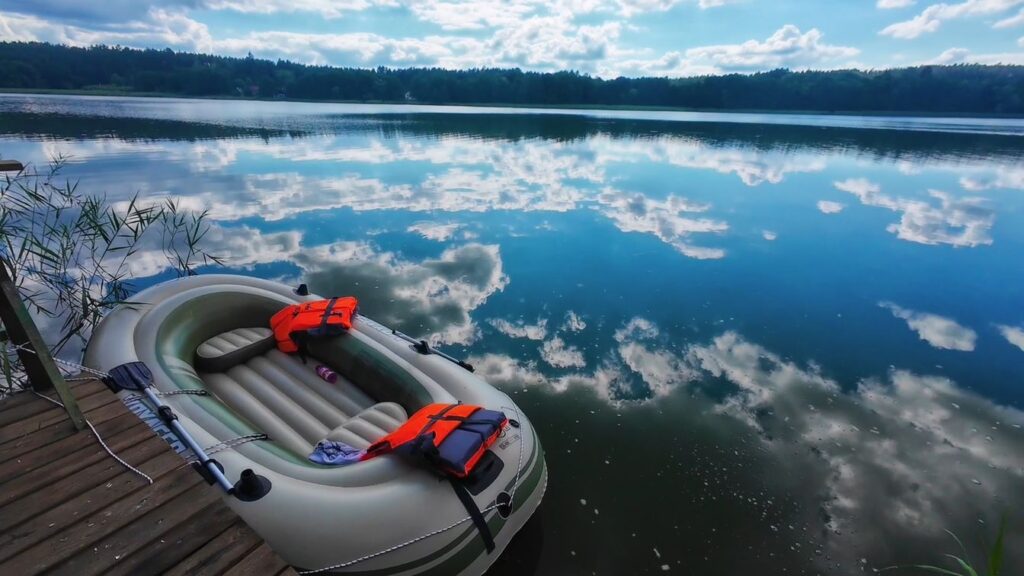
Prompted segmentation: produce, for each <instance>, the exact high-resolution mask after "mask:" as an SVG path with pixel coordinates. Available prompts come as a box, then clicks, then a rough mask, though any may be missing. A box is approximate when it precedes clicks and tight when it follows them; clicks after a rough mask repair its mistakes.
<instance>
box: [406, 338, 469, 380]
mask: <svg viewBox="0 0 1024 576" xmlns="http://www.w3.org/2000/svg"><path fill="white" fill-rule="evenodd" d="M391 333H392V334H394V335H395V336H398V337H399V338H401V339H402V340H405V341H406V342H409V343H410V344H412V347H413V349H415V350H416V351H417V352H419V353H420V354H437V355H438V356H440V357H441V358H444V359H445V360H447V361H449V362H454V363H455V364H458V365H459V366H462V367H463V368H465V369H466V370H469V371H470V372H472V371H473V365H472V364H470V363H469V362H466V361H465V360H459V359H458V358H452V357H451V356H449V355H447V354H445V353H444V352H441V351H440V350H438V349H437V348H431V347H430V344H428V343H427V341H426V340H417V339H415V338H413V337H412V336H409V335H408V334H404V333H402V332H399V331H398V330H395V329H394V328H392V329H391Z"/></svg>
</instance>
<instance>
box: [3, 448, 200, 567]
mask: <svg viewBox="0 0 1024 576" xmlns="http://www.w3.org/2000/svg"><path fill="white" fill-rule="evenodd" d="M198 482H200V477H199V475H198V474H196V473H195V472H194V471H193V470H192V469H191V468H182V469H179V470H175V471H174V472H171V473H170V474H165V475H164V476H162V477H161V478H160V479H159V480H158V481H157V482H156V483H154V485H153V486H150V487H149V488H147V489H144V490H140V491H138V492H133V493H131V494H128V495H125V497H124V498H121V499H119V500H117V501H116V502H114V503H113V504H111V505H110V506H107V507H106V508H104V509H102V510H99V511H98V512H96V513H94V514H91V515H90V516H88V517H86V518H82V520H80V521H79V522H77V523H76V524H74V525H71V526H65V527H64V530H62V531H61V532H60V538H53V539H50V540H46V541H43V542H40V543H39V544H36V545H35V546H32V547H30V548H28V549H27V550H24V551H23V552H21V553H19V554H18V555H16V556H14V557H13V558H10V559H8V560H6V561H4V562H3V563H2V564H0V573H2V574H37V573H39V572H42V571H44V570H47V569H48V568H50V567H51V566H54V565H56V564H58V563H60V562H62V561H64V560H65V559H66V558H68V557H70V556H72V555H73V554H75V553H77V552H78V551H79V550H82V549H83V548H85V547H86V546H90V545H92V544H93V543H94V542H96V541H98V540H100V539H101V538H104V537H106V536H107V535H109V534H111V533H113V532H114V531H116V530H118V529H120V528H122V527H123V526H126V525H127V524H129V523H130V522H131V521H132V520H133V519H135V518H138V517H139V516H141V515H142V514H145V513H147V512H149V511H150V510H153V509H155V508H157V507H159V506H161V505H163V504H164V503H166V502H168V501H170V500H172V499H174V498H175V497H176V496H178V495H179V494H181V493H182V492H185V491H186V490H189V489H190V488H192V487H193V486H195V485H196V484H197V483H198ZM0 546H2V545H0Z"/></svg>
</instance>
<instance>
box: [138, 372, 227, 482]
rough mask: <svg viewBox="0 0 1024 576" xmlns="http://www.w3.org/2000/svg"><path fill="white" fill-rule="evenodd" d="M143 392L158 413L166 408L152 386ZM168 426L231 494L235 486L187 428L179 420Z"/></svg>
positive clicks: (168, 423) (174, 420)
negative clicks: (162, 408)
mask: <svg viewBox="0 0 1024 576" xmlns="http://www.w3.org/2000/svg"><path fill="white" fill-rule="evenodd" d="M143 392H144V393H145V394H146V397H147V398H149V401H150V402H152V403H153V405H154V406H156V408H157V411H159V409H160V408H161V407H163V406H166V404H164V403H163V401H162V400H160V397H159V396H157V395H156V393H155V392H153V388H152V387H151V386H146V387H145V388H143ZM167 425H168V426H170V427H171V430H173V431H174V433H175V435H177V436H178V438H180V439H181V441H182V442H184V443H185V444H186V445H188V447H189V449H190V450H192V453H193V454H195V455H196V458H197V459H198V460H199V462H200V465H201V466H203V467H204V468H206V470H207V471H208V472H209V473H210V475H211V476H212V477H213V479H214V480H215V481H216V482H217V484H218V485H220V487H221V488H223V489H224V491H225V492H227V493H228V494H231V493H232V492H233V491H234V488H235V487H234V484H232V483H231V482H229V481H228V479H227V478H226V477H225V476H224V473H223V472H221V471H220V468H218V467H217V465H216V464H215V463H214V462H213V461H212V460H210V457H209V456H207V455H206V451H205V450H203V448H202V446H200V445H199V443H197V442H196V439H195V438H193V437H192V435H191V434H189V433H188V431H187V430H185V427H184V426H182V425H181V422H179V421H178V420H177V418H175V419H173V420H169V421H167Z"/></svg>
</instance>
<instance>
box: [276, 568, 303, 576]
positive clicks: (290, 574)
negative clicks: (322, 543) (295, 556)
mask: <svg viewBox="0 0 1024 576" xmlns="http://www.w3.org/2000/svg"><path fill="white" fill-rule="evenodd" d="M277 576H299V573H298V572H296V571H295V568H292V567H291V566H286V567H285V569H284V570H281V571H280V572H278V573H277Z"/></svg>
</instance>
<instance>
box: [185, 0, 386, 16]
mask: <svg viewBox="0 0 1024 576" xmlns="http://www.w3.org/2000/svg"><path fill="white" fill-rule="evenodd" d="M397 5H398V2H397V1H394V0H206V1H205V7H206V8H209V9H210V10H228V11H232V12H239V13H243V14H278V13H290V12H308V13H314V14H318V15H320V16H323V17H324V18H328V19H331V18H339V17H341V16H343V15H345V14H347V13H351V12H361V11H363V10H367V9H369V8H373V7H375V6H397Z"/></svg>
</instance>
